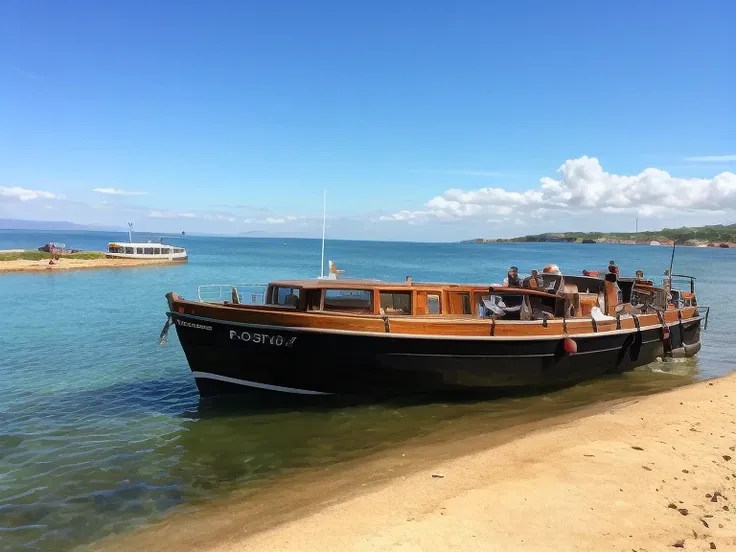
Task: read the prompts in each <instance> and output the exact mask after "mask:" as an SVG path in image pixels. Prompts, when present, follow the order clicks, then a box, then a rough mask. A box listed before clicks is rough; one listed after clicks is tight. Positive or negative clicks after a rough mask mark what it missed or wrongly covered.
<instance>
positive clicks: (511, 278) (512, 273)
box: [503, 266, 522, 287]
mask: <svg viewBox="0 0 736 552" xmlns="http://www.w3.org/2000/svg"><path fill="white" fill-rule="evenodd" d="M503 285H504V286H506V287H522V281H521V278H519V268H518V267H516V266H512V267H511V268H509V271H508V274H506V278H504V280H503Z"/></svg>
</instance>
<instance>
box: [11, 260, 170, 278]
mask: <svg viewBox="0 0 736 552" xmlns="http://www.w3.org/2000/svg"><path fill="white" fill-rule="evenodd" d="M168 264H181V261H169V260H167V259H162V260H158V259H156V260H150V259H143V260H139V259H108V258H99V259H74V258H64V257H62V258H61V259H59V260H57V261H54V264H53V265H50V264H49V260H48V259H42V260H26V259H17V260H12V261H0V274H2V273H3V272H55V271H59V270H82V269H99V268H126V267H133V266H161V265H168Z"/></svg>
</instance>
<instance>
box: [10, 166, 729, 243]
mask: <svg viewBox="0 0 736 552" xmlns="http://www.w3.org/2000/svg"><path fill="white" fill-rule="evenodd" d="M688 159H690V160H691V161H693V162H698V163H704V164H707V163H709V162H724V161H730V160H736V155H704V156H697V157H691V158H688ZM557 172H558V174H559V176H558V177H557V178H552V177H550V176H544V177H542V178H541V179H540V180H539V184H538V186H536V187H534V188H531V189H527V190H521V191H514V190H508V189H506V188H503V187H484V188H478V189H470V190H462V189H458V188H450V189H448V190H447V191H445V192H444V193H443V194H441V195H438V196H436V197H433V198H430V199H428V200H427V201H426V202H425V203H424V205H417V208H416V209H413V210H412V209H404V210H398V211H388V210H387V212H384V213H378V214H376V213H362V214H361V213H358V214H351V215H335V214H334V213H333V215H332V216H330V217H329V218H330V227H331V229H332V234H333V237H336V238H338V237H349V238H361V237H362V238H366V239H370V238H376V239H386V238H389V239H392V238H393V239H417V238H419V239H430V240H431V239H437V238H440V239H462V238H466V237H474V236H477V235H485V236H490V235H491V234H495V235H498V236H499V237H501V236H511V235H519V234H523V233H525V234H530V233H539V232H546V231H565V230H568V231H572V230H580V229H582V230H589V231H594V230H601V231H608V230H611V229H612V228H609V227H607V225H608V226H610V225H612V224H614V225H615V224H616V222H615V221H616V220H618V221H620V220H621V217H628V218H629V219H630V218H633V217H634V216H638V217H641V218H647V217H652V218H655V219H656V220H657V222H658V223H659V225H658V227H662V226H667V225H670V226H681V225H682V224H684V223H685V222H683V221H686V222H689V223H691V224H692V223H695V224H707V223H712V222H734V220H731V219H730V218H729V217H733V215H734V214H736V174H735V173H734V172H732V171H723V172H720V173H718V174H714V175H713V176H712V177H710V178H681V177H676V176H673V175H671V174H670V173H669V172H667V171H664V170H661V169H657V168H647V169H645V170H643V171H642V172H640V173H639V174H635V175H618V174H612V173H608V172H606V171H605V170H604V169H603V167H602V165H601V163H600V162H599V160H598V159H597V158H595V157H588V156H587V155H584V156H581V157H578V158H574V159H568V160H567V161H565V162H564V163H563V164H562V165H561V166H560V167H559V169H558V171H557ZM92 191H93V192H94V193H98V194H103V195H107V196H110V197H111V199H112V200H113V201H107V200H105V201H102V202H85V201H82V200H73V199H67V198H65V197H64V196H63V195H62V194H60V193H59V192H57V191H50V190H40V189H26V188H22V187H18V186H9V187H3V186H0V215H1V216H4V217H10V218H37V219H40V220H47V217H48V216H49V211H56V212H55V213H53V215H54V218H55V219H58V216H59V213H65V214H66V216H68V217H69V220H70V222H77V223H99V222H100V221H101V220H102V221H104V222H106V223H110V222H111V221H113V220H118V219H119V220H120V223H121V225H122V224H123V223H124V221H126V220H133V221H134V222H135V223H136V225H137V226H138V227H141V226H143V227H148V228H149V229H150V230H152V231H169V230H177V229H181V228H182V226H184V225H186V227H187V228H188V229H190V230H191V231H199V232H213V233H225V234H236V233H239V232H247V231H251V230H261V231H269V230H273V229H276V228H277V229H278V232H294V233H307V234H310V235H312V234H313V235H315V236H316V235H317V233H318V232H317V231H318V230H319V229H320V228H321V223H322V217H321V213H320V214H319V215H316V214H311V215H310V214H309V213H293V212H291V213H286V212H284V213H273V212H269V210H268V209H265V208H262V207H258V206H252V205H232V206H230V207H229V208H228V207H227V206H222V205H220V206H212V207H211V208H207V207H203V208H201V209H176V210H172V209H166V208H160V207H157V206H148V205H146V206H143V205H138V204H130V203H125V201H126V197H127V196H145V195H148V192H145V191H126V190H121V189H117V188H94V189H93V190H92ZM243 211H247V213H246V214H244V213H243ZM101 213H103V214H101ZM716 215H718V216H720V218H721V219H723V220H719V221H716V220H714V218H717V217H715V216H716ZM146 221H148V222H146ZM561 225H566V226H567V227H563V226H561ZM653 227H654V226H653ZM627 228H628V227H627ZM141 229H143V228H141Z"/></svg>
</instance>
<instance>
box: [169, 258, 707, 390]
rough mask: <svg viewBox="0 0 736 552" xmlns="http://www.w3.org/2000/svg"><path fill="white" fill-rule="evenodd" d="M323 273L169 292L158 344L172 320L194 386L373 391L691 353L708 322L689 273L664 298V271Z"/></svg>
mask: <svg viewBox="0 0 736 552" xmlns="http://www.w3.org/2000/svg"><path fill="white" fill-rule="evenodd" d="M555 268H556V267H555ZM331 272H332V273H331V274H330V276H329V277H325V278H315V279H307V280H282V281H273V282H270V283H269V284H267V285H266V287H265V290H264V293H263V295H262V298H263V299H262V303H261V304H246V303H244V302H243V299H244V298H246V297H245V294H244V293H242V291H240V290H239V289H238V288H237V287H235V286H233V287H229V286H219V289H220V292H224V293H225V294H226V297H224V298H222V297H220V299H219V300H217V301H210V300H206V299H203V298H202V296H201V293H200V292H198V300H187V299H185V298H183V297H181V296H180V295H178V294H177V293H175V292H173V291H172V292H169V293H168V294H166V298H167V301H168V313H167V316H168V318H167V323H166V326H165V327H164V331H162V336H161V337H162V342H163V341H165V336H166V332H168V329H169V326H170V325H171V324H173V325H174V326H175V327H176V332H177V335H178V337H179V341H180V342H181V345H182V348H183V350H184V353H185V355H186V358H187V361H188V363H189V366H190V368H191V371H192V374H193V376H194V379H195V381H196V383H197V386H198V388H199V392H200V395H202V396H209V395H216V394H221V393H238V392H246V393H254V394H263V393H267V394H268V393H270V394H273V393H274V392H283V393H294V394H302V395H328V394H336V395H362V396H379V395H400V394H417V393H423V392H429V393H431V392H441V391H463V390H486V389H494V388H521V387H532V388H545V387H552V386H562V385H568V384H574V383H576V382H579V381H582V380H586V379H589V378H595V377H598V376H602V375H604V374H610V373H620V372H623V371H627V370H632V369H634V368H636V367H638V366H642V365H645V364H648V363H650V362H652V361H655V360H656V359H657V358H665V357H691V356H693V355H695V354H697V352H698V351H699V350H700V347H701V342H700V333H701V324H702V325H703V328H704V327H705V325H706V324H707V314H708V309H707V307H701V306H699V305H698V304H697V300H696V297H695V290H694V278H691V279H690V283H691V289H690V291H677V290H674V291H676V292H677V293H676V294H673V293H672V290H671V288H672V279H671V277H670V278H669V279H668V280H666V281H665V282H664V283H663V285H662V286H656V285H654V283H653V282H652V281H651V280H638V279H635V278H628V279H627V278H617V277H616V275H615V274H607V275H606V276H605V278H596V277H588V276H568V275H563V274H560V273H559V271H555V270H550V271H544V272H543V273H541V274H538V275H537V274H535V277H534V278H527V279H526V280H525V281H524V287H521V288H519V287H503V286H490V287H489V285H488V284H477V285H471V284H453V283H432V282H421V283H420V282H412V281H411V279H410V278H409V277H407V280H406V281H405V282H381V281H377V280H364V279H342V278H337V275H336V272H338V271H336V270H333V271H331ZM675 295H676V296H677V298H678V299H677V301H676V300H675V299H674V296H675ZM260 297H261V296H260V295H256V294H253V295H252V297H251V299H254V300H258V299H259V298H260ZM681 299H687V303H686V304H685V303H684V302H683V301H681Z"/></svg>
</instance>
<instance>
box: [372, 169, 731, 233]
mask: <svg viewBox="0 0 736 552" xmlns="http://www.w3.org/2000/svg"><path fill="white" fill-rule="evenodd" d="M723 157H727V156H712V157H701V158H698V160H701V161H706V160H709V161H722V160H723ZM733 157H734V158H735V159H736V156H733ZM558 172H559V173H560V174H561V178H560V179H554V178H550V177H547V176H545V177H543V178H542V179H541V180H540V185H539V186H538V187H537V188H534V189H531V190H526V191H524V192H511V191H507V190H505V189H503V188H480V189H477V190H470V191H464V190H460V189H456V188H453V189H450V190H447V191H446V192H445V193H444V194H442V195H440V196H436V197H434V198H432V199H430V200H429V201H428V202H427V203H426V204H425V206H424V208H422V209H419V210H415V211H411V210H402V211H398V212H395V213H392V214H390V215H384V216H382V217H380V219H381V220H382V221H391V222H408V223H409V224H420V223H421V224H424V223H428V222H431V221H432V220H440V221H442V220H444V221H449V220H459V219H478V218H484V219H485V220H486V222H487V223H490V224H497V223H500V222H503V221H513V222H519V221H522V222H523V217H531V218H537V219H542V218H549V217H550V215H551V216H554V215H555V214H568V215H574V214H576V213H583V212H587V213H590V212H597V213H599V214H611V213H629V214H632V215H638V216H641V217H651V216H658V217H664V216H666V215H670V216H673V217H675V216H677V215H678V214H681V213H682V212H701V213H709V212H723V211H725V210H736V174H734V173H732V172H721V173H720V174H717V175H715V176H714V177H713V178H678V177H674V176H671V175H670V174H669V173H668V172H667V171H663V170H661V169H654V168H648V169H645V170H644V171H642V172H641V173H639V174H637V175H632V176H625V175H617V174H610V173H607V172H605V171H604V170H603V167H602V166H601V164H600V162H599V161H598V159H596V158H595V157H588V156H587V155H584V156H582V157H579V158H577V159H568V160H567V161H565V163H563V164H562V166H561V167H560V168H559V171H558Z"/></svg>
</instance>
